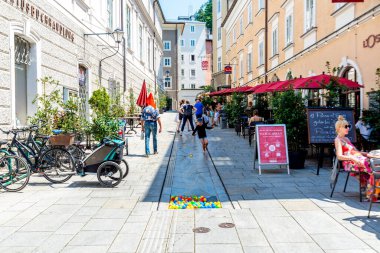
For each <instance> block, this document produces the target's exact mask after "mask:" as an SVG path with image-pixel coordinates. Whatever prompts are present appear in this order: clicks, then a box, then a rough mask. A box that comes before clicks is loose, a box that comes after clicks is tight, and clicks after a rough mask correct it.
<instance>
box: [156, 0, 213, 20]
mask: <svg viewBox="0 0 380 253" xmlns="http://www.w3.org/2000/svg"><path fill="white" fill-rule="evenodd" d="M159 1H160V4H161V7H162V10H163V11H164V15H165V18H166V19H177V17H178V16H187V15H188V14H189V8H191V6H192V10H193V13H191V14H194V13H195V12H196V11H197V10H198V9H199V7H201V5H202V4H204V3H205V2H207V0H159Z"/></svg>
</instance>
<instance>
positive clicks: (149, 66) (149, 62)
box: [148, 38, 151, 69]
mask: <svg viewBox="0 0 380 253" xmlns="http://www.w3.org/2000/svg"><path fill="white" fill-rule="evenodd" d="M150 55H151V53H150V38H148V68H149V69H151V65H150V64H151V61H150V57H151V56H150Z"/></svg>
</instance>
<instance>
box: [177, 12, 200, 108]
mask: <svg viewBox="0 0 380 253" xmlns="http://www.w3.org/2000/svg"><path fill="white" fill-rule="evenodd" d="M178 21H180V22H184V23H185V27H184V30H183V33H182V35H181V36H180V37H179V38H178V39H179V42H178V47H179V50H178V54H179V56H178V59H179V60H178V73H179V75H178V79H179V80H178V83H179V84H180V87H179V92H178V99H179V100H181V99H185V100H189V101H190V103H193V102H194V100H195V97H196V96H197V94H199V93H200V92H202V88H201V87H202V86H205V85H206V84H205V80H206V76H205V71H204V70H202V61H203V60H205V59H206V57H207V56H206V23H204V22H198V21H194V20H193V19H192V17H178Z"/></svg>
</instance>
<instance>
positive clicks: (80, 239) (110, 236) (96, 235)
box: [68, 231, 117, 246]
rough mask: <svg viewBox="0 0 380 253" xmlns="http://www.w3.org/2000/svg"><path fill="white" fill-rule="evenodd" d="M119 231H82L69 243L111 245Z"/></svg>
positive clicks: (76, 244) (71, 244)
mask: <svg viewBox="0 0 380 253" xmlns="http://www.w3.org/2000/svg"><path fill="white" fill-rule="evenodd" d="M116 235H117V231H107V232H106V233H105V232H104V231H80V232H79V233H78V234H76V235H75V236H74V238H73V239H72V240H71V241H70V242H69V243H68V245H70V246H102V245H103V246H106V245H108V246H110V245H111V243H112V242H113V240H114V239H115V237H116Z"/></svg>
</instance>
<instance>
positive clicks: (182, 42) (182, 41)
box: [180, 39, 185, 47]
mask: <svg viewBox="0 0 380 253" xmlns="http://www.w3.org/2000/svg"><path fill="white" fill-rule="evenodd" d="M180 45H181V47H184V46H185V40H184V39H182V40H180Z"/></svg>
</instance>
